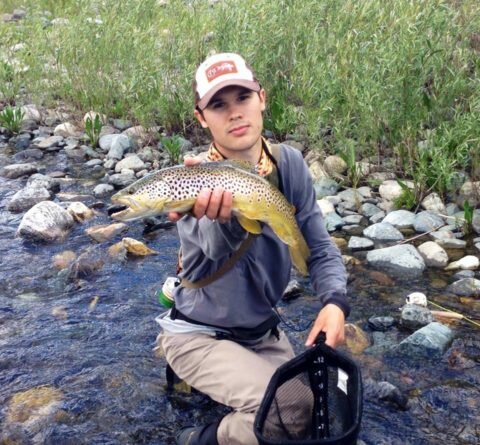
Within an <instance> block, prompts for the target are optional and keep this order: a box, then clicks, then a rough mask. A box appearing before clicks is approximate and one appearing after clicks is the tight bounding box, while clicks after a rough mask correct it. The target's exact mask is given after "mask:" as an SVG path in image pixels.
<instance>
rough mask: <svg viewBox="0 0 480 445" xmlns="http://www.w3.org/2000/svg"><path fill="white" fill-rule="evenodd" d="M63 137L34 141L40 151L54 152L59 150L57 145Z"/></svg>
mask: <svg viewBox="0 0 480 445" xmlns="http://www.w3.org/2000/svg"><path fill="white" fill-rule="evenodd" d="M63 140H64V139H63V136H49V137H47V138H44V139H42V140H40V141H38V142H37V141H36V140H35V141H34V142H35V144H36V146H37V147H38V148H40V149H41V150H46V151H54V150H58V149H60V147H59V144H60V143H62V142H63Z"/></svg>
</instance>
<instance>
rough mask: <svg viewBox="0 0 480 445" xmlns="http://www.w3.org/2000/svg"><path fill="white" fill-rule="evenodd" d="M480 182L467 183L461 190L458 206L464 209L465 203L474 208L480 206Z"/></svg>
mask: <svg viewBox="0 0 480 445" xmlns="http://www.w3.org/2000/svg"><path fill="white" fill-rule="evenodd" d="M479 197H480V181H477V182H473V181H467V182H465V183H464V184H463V185H462V187H461V188H460V193H459V196H458V204H459V205H460V207H463V205H464V203H465V201H468V202H469V204H470V205H471V206H472V207H476V206H477V205H478V204H480V199H479Z"/></svg>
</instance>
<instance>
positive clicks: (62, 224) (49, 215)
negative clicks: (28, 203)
mask: <svg viewBox="0 0 480 445" xmlns="http://www.w3.org/2000/svg"><path fill="white" fill-rule="evenodd" d="M73 224H74V220H73V218H72V216H71V215H70V214H69V213H68V212H67V211H66V210H65V209H63V208H62V207H60V206H59V205H58V204H56V203H54V202H51V201H43V202H40V203H38V204H35V205H34V206H33V207H32V208H31V209H30V210H29V211H28V212H27V213H25V215H24V216H23V218H22V221H21V222H20V225H19V227H18V229H17V236H21V237H24V238H32V239H35V240H38V241H55V240H56V239H59V238H62V237H64V236H65V235H66V234H67V232H68V229H70V228H71V227H72V226H73Z"/></svg>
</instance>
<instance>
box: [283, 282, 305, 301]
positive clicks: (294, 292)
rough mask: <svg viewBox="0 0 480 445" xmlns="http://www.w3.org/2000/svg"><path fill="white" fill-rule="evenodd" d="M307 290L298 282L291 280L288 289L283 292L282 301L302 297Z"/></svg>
mask: <svg viewBox="0 0 480 445" xmlns="http://www.w3.org/2000/svg"><path fill="white" fill-rule="evenodd" d="M304 291H305V289H304V288H303V286H302V285H301V284H300V283H299V282H298V281H297V280H290V282H289V283H288V286H287V288H286V289H285V291H284V292H283V295H282V299H283V300H285V301H291V300H294V299H295V298H298V297H300V296H302V294H303V292H304Z"/></svg>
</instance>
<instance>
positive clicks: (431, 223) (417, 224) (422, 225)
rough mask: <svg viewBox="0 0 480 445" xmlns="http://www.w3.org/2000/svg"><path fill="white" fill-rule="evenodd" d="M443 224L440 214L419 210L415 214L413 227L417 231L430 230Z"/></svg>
mask: <svg viewBox="0 0 480 445" xmlns="http://www.w3.org/2000/svg"><path fill="white" fill-rule="evenodd" d="M444 225H445V221H444V220H443V218H442V217H441V216H438V215H437V214H436V213H432V212H427V211H424V212H420V213H417V215H416V216H415V221H414V223H413V228H414V229H415V231H417V232H418V233H425V232H430V231H431V230H434V229H438V228H440V227H442V226H444Z"/></svg>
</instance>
